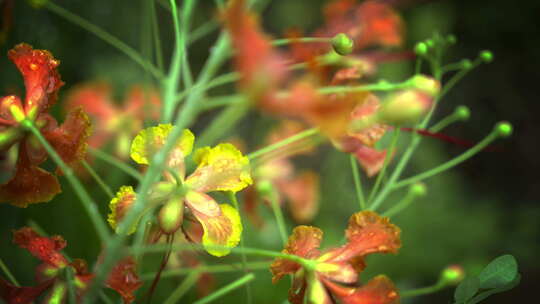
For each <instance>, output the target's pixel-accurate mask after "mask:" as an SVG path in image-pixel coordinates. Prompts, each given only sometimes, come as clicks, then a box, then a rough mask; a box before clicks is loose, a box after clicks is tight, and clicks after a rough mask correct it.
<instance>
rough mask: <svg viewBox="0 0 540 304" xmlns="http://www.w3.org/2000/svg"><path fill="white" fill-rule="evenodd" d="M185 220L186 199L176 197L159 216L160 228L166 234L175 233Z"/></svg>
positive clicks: (166, 204)
mask: <svg viewBox="0 0 540 304" xmlns="http://www.w3.org/2000/svg"><path fill="white" fill-rule="evenodd" d="M183 219H184V198H183V197H175V198H173V199H171V200H169V201H168V202H167V203H165V205H163V207H161V209H160V210H159V214H158V222H159V228H161V230H162V231H163V233H165V234H171V233H175V232H176V231H177V230H178V229H179V228H180V226H181V225H182V221H183Z"/></svg>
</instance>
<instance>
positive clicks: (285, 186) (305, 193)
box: [279, 171, 319, 223]
mask: <svg viewBox="0 0 540 304" xmlns="http://www.w3.org/2000/svg"><path fill="white" fill-rule="evenodd" d="M279 189H280V190H281V191H282V192H283V193H284V195H285V197H286V198H287V200H288V202H289V210H290V211H291V215H292V216H293V218H294V220H295V221H297V222H299V223H307V222H310V221H311V220H313V218H314V217H315V215H316V214H317V211H319V176H318V175H317V174H316V173H315V172H312V171H306V172H303V173H301V174H300V175H298V176H296V177H294V178H293V179H290V180H286V181H283V182H282V183H280V184H279Z"/></svg>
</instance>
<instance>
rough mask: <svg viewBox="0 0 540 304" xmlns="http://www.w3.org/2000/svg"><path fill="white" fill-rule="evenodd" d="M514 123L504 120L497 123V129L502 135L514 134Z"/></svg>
mask: <svg viewBox="0 0 540 304" xmlns="http://www.w3.org/2000/svg"><path fill="white" fill-rule="evenodd" d="M512 129H513V128H512V125H511V124H510V123H509V122H506V121H503V122H499V123H498V124H497V125H495V130H496V131H497V133H498V134H499V136H500V137H508V136H510V135H512Z"/></svg>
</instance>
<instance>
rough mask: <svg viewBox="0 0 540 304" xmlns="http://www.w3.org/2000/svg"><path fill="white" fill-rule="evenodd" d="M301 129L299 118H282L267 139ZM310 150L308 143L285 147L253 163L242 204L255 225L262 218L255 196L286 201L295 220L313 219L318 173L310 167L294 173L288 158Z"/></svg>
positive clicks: (268, 140)
mask: <svg viewBox="0 0 540 304" xmlns="http://www.w3.org/2000/svg"><path fill="white" fill-rule="evenodd" d="M303 129H305V127H304V126H303V125H302V124H300V123H299V122H296V121H292V120H284V121H283V122H281V123H280V124H279V126H278V127H277V128H275V129H274V130H273V131H272V132H270V134H269V135H268V138H267V143H268V144H273V143H276V142H279V141H281V140H283V139H285V138H288V137H290V136H293V135H295V134H297V133H299V132H300V131H302V130H303ZM310 152H311V149H310V147H307V148H306V147H301V148H300V149H295V150H294V151H289V149H287V151H286V152H285V153H286V155H283V156H282V155H278V156H276V157H273V156H271V159H270V160H264V159H263V160H261V161H260V164H258V165H257V166H255V168H254V169H253V179H254V187H250V188H248V191H247V192H248V194H246V196H245V203H244V207H245V210H246V213H247V214H248V216H249V218H250V219H251V221H252V222H253V223H254V224H255V225H256V226H259V227H260V226H261V225H262V219H261V218H260V217H259V215H258V214H257V212H256V209H257V203H258V199H259V198H260V199H263V200H265V201H268V200H271V199H276V200H277V201H278V203H279V204H280V205H282V206H283V205H284V203H285V202H287V203H288V210H289V212H290V213H291V216H292V217H293V219H294V220H295V221H296V222H298V223H307V222H310V221H311V220H313V218H314V217H315V215H316V214H317V211H318V209H319V176H318V175H317V174H316V173H315V172H313V171H312V170H303V171H301V172H298V173H297V172H296V169H295V167H294V164H293V162H292V161H291V159H290V158H291V157H292V156H295V155H301V154H308V153H310ZM278 154H279V152H278ZM257 196H258V197H257Z"/></svg>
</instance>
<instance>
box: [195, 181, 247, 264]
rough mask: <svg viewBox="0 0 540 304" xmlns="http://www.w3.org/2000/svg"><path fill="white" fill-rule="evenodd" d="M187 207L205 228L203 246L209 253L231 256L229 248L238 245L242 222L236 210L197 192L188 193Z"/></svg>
mask: <svg viewBox="0 0 540 304" xmlns="http://www.w3.org/2000/svg"><path fill="white" fill-rule="evenodd" d="M186 205H187V206H188V208H190V209H191V211H192V212H193V215H195V217H196V218H197V220H199V222H200V223H201V225H202V227H203V230H204V234H203V237H202V244H203V245H204V246H205V249H206V251H207V252H208V253H210V254H211V255H214V256H218V257H221V256H224V255H227V254H229V252H230V250H229V249H228V248H233V247H235V246H236V245H238V243H239V242H240V237H241V235H242V221H241V219H240V214H238V211H237V210H236V209H235V208H233V207H232V206H230V205H228V204H220V205H218V204H217V203H216V201H214V200H213V199H212V198H211V197H210V196H208V195H206V194H204V193H199V192H195V191H190V192H188V193H187V195H186ZM215 246H223V247H226V248H215Z"/></svg>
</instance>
